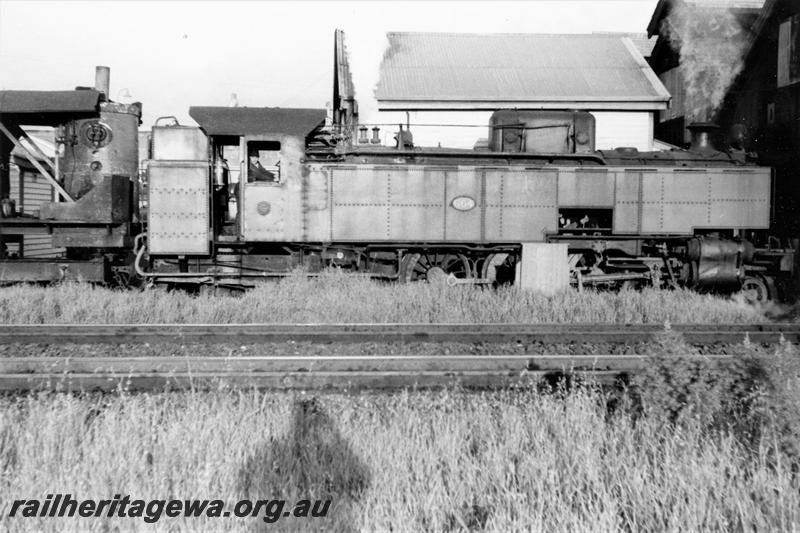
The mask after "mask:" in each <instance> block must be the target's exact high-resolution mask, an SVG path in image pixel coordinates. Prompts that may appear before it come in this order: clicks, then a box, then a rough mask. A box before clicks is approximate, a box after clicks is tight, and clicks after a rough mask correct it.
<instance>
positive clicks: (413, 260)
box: [400, 252, 473, 283]
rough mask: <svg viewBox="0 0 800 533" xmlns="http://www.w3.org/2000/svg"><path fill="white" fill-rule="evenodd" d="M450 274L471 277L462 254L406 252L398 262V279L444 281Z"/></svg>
mask: <svg viewBox="0 0 800 533" xmlns="http://www.w3.org/2000/svg"><path fill="white" fill-rule="evenodd" d="M450 274H452V275H453V276H455V277H456V278H457V279H469V278H472V277H473V274H472V267H471V266H470V263H469V260H468V259H467V257H466V256H465V255H463V254H454V253H432V252H422V253H411V254H406V255H405V256H404V257H403V260H402V262H401V263H400V281H401V282H403V283H408V282H412V281H430V282H437V281H441V282H444V281H446V280H447V278H448V276H450Z"/></svg>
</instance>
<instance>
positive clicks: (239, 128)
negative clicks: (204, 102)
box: [189, 107, 325, 137]
mask: <svg viewBox="0 0 800 533" xmlns="http://www.w3.org/2000/svg"><path fill="white" fill-rule="evenodd" d="M189 116H191V117H192V118H193V119H194V120H195V121H196V122H197V123H198V124H199V125H200V127H201V128H203V130H204V131H205V132H206V134H207V135H237V136H238V135H267V134H279V135H294V136H299V137H305V136H306V135H308V134H309V133H311V132H312V131H313V130H314V128H316V127H317V126H319V125H320V124H322V123H323V122H324V121H325V110H324V109H297V108H280V107H190V108H189Z"/></svg>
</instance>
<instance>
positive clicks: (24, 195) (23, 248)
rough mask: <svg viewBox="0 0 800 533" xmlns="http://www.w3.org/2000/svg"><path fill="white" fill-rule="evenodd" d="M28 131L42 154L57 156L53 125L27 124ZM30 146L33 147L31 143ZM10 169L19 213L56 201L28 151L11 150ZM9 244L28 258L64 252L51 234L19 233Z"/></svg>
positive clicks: (35, 210) (34, 212) (26, 213)
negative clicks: (32, 125) (29, 158)
mask: <svg viewBox="0 0 800 533" xmlns="http://www.w3.org/2000/svg"><path fill="white" fill-rule="evenodd" d="M26 132H27V133H28V135H29V136H30V138H31V139H32V140H33V141H34V142H35V143H36V146H37V147H38V148H39V150H40V151H41V152H42V154H43V155H46V156H47V157H48V158H50V159H52V158H53V157H55V144H54V142H53V141H54V139H53V129H52V128H41V129H31V128H26ZM22 144H23V145H27V144H28V141H27V140H23V141H22ZM27 148H28V149H30V147H27ZM40 162H41V160H40ZM10 170H11V172H10V178H11V179H10V186H11V187H10V195H9V197H10V198H11V199H12V200H14V202H15V204H16V206H15V207H16V211H17V213H18V214H19V215H22V216H35V217H36V216H39V207H40V206H41V204H43V203H48V202H54V201H56V197H57V195H56V194H55V190H54V189H53V187H52V186H51V185H50V184H49V183H48V182H47V180H46V179H44V178H43V177H42V176H41V175H40V174H39V171H38V170H36V168H35V167H34V166H33V164H31V162H30V161H29V160H28V159H27V157H26V156H25V154H23V153H22V151H21V150H19V149H17V148H15V149H14V150H13V151H12V152H11V169H10ZM8 248H9V252H10V253H16V254H20V255H22V256H24V257H27V258H37V257H56V256H59V255H61V254H63V253H64V249H63V248H56V247H54V246H53V239H52V237H51V236H50V235H26V236H25V237H24V238H22V237H20V238H19V240H18V242H9V243H8Z"/></svg>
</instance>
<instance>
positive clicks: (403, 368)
mask: <svg viewBox="0 0 800 533" xmlns="http://www.w3.org/2000/svg"><path fill="white" fill-rule="evenodd" d="M706 357H709V358H720V359H726V358H729V356H706ZM645 363H646V358H645V357H644V356H638V355H514V356H508V355H426V356H418V355H407V356H404V355H395V356H363V355H362V356H355V355H354V356H267V357H175V358H164V357H133V358H123V357H82V358H69V359H59V358H52V357H36V358H31V357H20V358H15V357H10V358H3V359H0V391H5V392H10V391H25V390H59V391H86V390H97V391H116V390H129V391H163V390H209V389H211V390H218V389H220V388H225V387H245V388H250V387H257V388H263V389H275V390H291V389H315V390H319V389H333V390H363V389H398V388H412V387H415V388H430V387H438V386H442V385H446V384H455V383H457V384H460V385H462V386H464V387H468V388H487V387H503V386H511V385H514V384H519V385H523V384H530V383H531V382H538V381H540V380H544V379H547V378H555V377H558V376H563V375H564V374H565V373H569V374H571V375H577V376H582V377H584V378H590V379H592V380H595V381H597V382H599V383H609V382H613V381H614V380H616V379H618V378H620V377H621V376H622V375H624V374H630V373H633V372H636V371H637V370H640V369H641V368H642V367H643V365H644V364H645Z"/></svg>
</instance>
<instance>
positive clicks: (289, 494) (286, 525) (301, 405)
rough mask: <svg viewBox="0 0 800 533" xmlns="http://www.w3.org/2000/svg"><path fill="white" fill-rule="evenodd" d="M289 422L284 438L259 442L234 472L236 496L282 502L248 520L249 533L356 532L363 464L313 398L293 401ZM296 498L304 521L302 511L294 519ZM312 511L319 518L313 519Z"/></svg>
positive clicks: (365, 482) (365, 481)
mask: <svg viewBox="0 0 800 533" xmlns="http://www.w3.org/2000/svg"><path fill="white" fill-rule="evenodd" d="M292 418H293V420H292V425H291V428H290V430H289V432H288V433H287V434H286V435H285V436H283V437H282V438H281V439H279V440H273V439H270V441H269V442H265V443H264V444H263V445H262V446H260V447H259V448H258V449H257V450H255V451H254V453H253V454H252V455H250V457H248V458H247V460H246V461H245V463H244V464H243V465H242V468H241V469H240V470H239V475H238V489H239V497H240V498H242V499H249V500H252V501H253V502H254V503H255V501H256V500H259V499H261V500H264V499H269V500H277V499H282V500H285V501H286V505H285V506H284V507H283V508H282V509H279V508H278V506H277V505H272V506H271V507H267V508H264V509H262V510H261V511H260V512H259V513H258V516H255V517H252V518H250V520H252V527H251V529H250V530H251V531H342V532H348V531H358V530H359V527H358V525H357V524H358V521H359V520H358V517H357V516H354V507H355V506H356V504H357V502H358V499H359V498H360V497H361V495H362V493H363V492H364V490H366V488H367V487H368V486H369V471H368V469H367V467H366V465H364V464H363V462H362V461H361V459H360V458H359V457H358V456H357V455H356V454H355V453H354V452H353V451H352V449H351V448H350V445H349V444H348V443H347V441H346V440H345V439H344V438H342V436H341V435H340V434H339V431H338V430H337V429H336V427H335V425H334V423H333V421H332V420H331V418H330V417H329V416H328V415H327V413H325V411H324V409H323V408H322V405H321V404H320V402H318V401H317V400H316V399H314V398H312V399H308V400H306V399H304V400H299V401H296V402H295V404H294V407H293V413H292ZM300 500H309V502H310V507H309V508H308V509H307V516H306V517H303V516H302V512H303V511H302V509H301V510H300V511H299V514H300V515H301V516H294V513H295V510H296V508H295V504H296V503H297V502H299V501H300ZM315 500H320V502H319V503H317V502H316V501H315ZM325 500H330V504H329V505H328V506H327V507H326V506H325V502H324V501H325ZM315 504H316V508H314V506H315ZM312 511H316V512H317V513H316V514H321V513H324V515H325V516H317V517H313V516H312V514H313V512H312ZM287 513H288V514H287ZM277 515H280V516H277ZM265 517H267V518H268V520H265V519H264V518H265Z"/></svg>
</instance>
